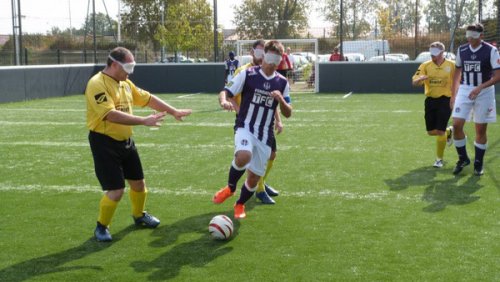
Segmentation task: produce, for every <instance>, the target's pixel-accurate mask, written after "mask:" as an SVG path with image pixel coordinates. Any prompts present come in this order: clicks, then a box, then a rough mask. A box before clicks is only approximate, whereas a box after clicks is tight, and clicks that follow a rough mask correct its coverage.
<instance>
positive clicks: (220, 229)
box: [208, 215, 234, 240]
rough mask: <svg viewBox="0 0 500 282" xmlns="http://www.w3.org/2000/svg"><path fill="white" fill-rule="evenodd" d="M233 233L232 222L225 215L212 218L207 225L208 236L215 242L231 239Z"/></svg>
mask: <svg viewBox="0 0 500 282" xmlns="http://www.w3.org/2000/svg"><path fill="white" fill-rule="evenodd" d="M233 231H234V226H233V222H232V221H231V219H230V218H229V217H227V216H225V215H216V216H214V217H213V218H212V220H210V224H209V225H208V232H210V236H211V237H212V238H214V239H216V240H227V239H229V238H231V236H232V235H233Z"/></svg>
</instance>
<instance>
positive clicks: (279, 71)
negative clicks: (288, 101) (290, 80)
mask: <svg viewBox="0 0 500 282" xmlns="http://www.w3.org/2000/svg"><path fill="white" fill-rule="evenodd" d="M277 72H278V73H279V74H281V75H282V76H284V77H286V73H287V72H288V70H277Z"/></svg>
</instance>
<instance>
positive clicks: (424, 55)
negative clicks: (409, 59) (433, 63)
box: [415, 51, 455, 63]
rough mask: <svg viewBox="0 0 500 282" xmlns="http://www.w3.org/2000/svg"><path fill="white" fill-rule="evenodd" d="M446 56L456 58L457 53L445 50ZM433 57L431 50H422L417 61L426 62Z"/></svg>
mask: <svg viewBox="0 0 500 282" xmlns="http://www.w3.org/2000/svg"><path fill="white" fill-rule="evenodd" d="M444 57H445V58H446V59H448V60H453V61H454V60H455V54H453V53H450V52H444ZM430 59H431V53H430V52H429V51H425V52H422V53H420V54H418V56H417V57H416V58H415V62H421V63H422V62H426V61H429V60H430Z"/></svg>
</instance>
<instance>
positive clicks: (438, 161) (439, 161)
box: [433, 159, 444, 168]
mask: <svg viewBox="0 0 500 282" xmlns="http://www.w3.org/2000/svg"><path fill="white" fill-rule="evenodd" d="M443 165H444V163H443V160H440V159H437V160H436V162H435V163H434V165H433V167H437V168H442V167H443Z"/></svg>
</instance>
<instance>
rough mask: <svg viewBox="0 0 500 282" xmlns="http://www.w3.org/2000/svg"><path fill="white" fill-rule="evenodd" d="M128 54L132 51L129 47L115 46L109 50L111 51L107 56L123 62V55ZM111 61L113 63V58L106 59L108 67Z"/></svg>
mask: <svg viewBox="0 0 500 282" xmlns="http://www.w3.org/2000/svg"><path fill="white" fill-rule="evenodd" d="M129 54H130V55H132V52H130V50H129V49H127V48H125V47H116V48H115V49H113V50H111V52H110V53H109V56H110V57H111V58H113V59H115V60H117V61H118V62H120V63H124V62H125V57H126V56H127V55H129ZM112 63H113V60H111V59H110V58H108V61H107V65H108V67H109V66H111V64H112Z"/></svg>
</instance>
